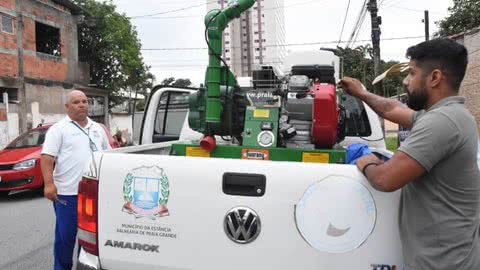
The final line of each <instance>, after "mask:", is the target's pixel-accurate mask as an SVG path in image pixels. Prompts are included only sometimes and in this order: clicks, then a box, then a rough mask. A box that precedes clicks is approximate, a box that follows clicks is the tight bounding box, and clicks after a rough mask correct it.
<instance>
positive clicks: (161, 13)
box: [129, 0, 217, 19]
mask: <svg viewBox="0 0 480 270" xmlns="http://www.w3.org/2000/svg"><path fill="white" fill-rule="evenodd" d="M215 2H217V0H215V1H210V2H207V4H211V3H215ZM203 6H205V3H202V4H198V5H191V6H187V7H183V8H177V9H172V10H167V11H163V12H158V13H152V14H146V15H139V16H132V17H130V18H129V19H138V18H144V17H152V16H157V15H163V14H168V13H174V12H179V11H184V10H187V9H192V8H196V7H203Z"/></svg>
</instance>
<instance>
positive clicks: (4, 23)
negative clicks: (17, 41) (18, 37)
mask: <svg viewBox="0 0 480 270" xmlns="http://www.w3.org/2000/svg"><path fill="white" fill-rule="evenodd" d="M0 17H1V20H0V30H1V31H2V32H5V33H9V34H13V18H12V17H10V16H8V15H4V14H1V13H0Z"/></svg>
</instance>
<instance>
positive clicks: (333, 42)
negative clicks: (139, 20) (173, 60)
mask: <svg viewBox="0 0 480 270" xmlns="http://www.w3.org/2000/svg"><path fill="white" fill-rule="evenodd" d="M417 38H425V35H421V36H410V37H394V38H384V39H382V40H383V41H391V40H406V39H417ZM368 41H371V40H370V39H364V40H358V41H357V42H368ZM347 42H348V41H345V40H343V41H340V43H347ZM335 43H338V40H333V41H318V42H304V43H290V44H277V45H273V44H272V45H264V47H290V46H309V45H321V44H335ZM232 48H238V47H232ZM207 49H208V48H207V47H196V48H147V49H141V50H142V51H194V50H207Z"/></svg>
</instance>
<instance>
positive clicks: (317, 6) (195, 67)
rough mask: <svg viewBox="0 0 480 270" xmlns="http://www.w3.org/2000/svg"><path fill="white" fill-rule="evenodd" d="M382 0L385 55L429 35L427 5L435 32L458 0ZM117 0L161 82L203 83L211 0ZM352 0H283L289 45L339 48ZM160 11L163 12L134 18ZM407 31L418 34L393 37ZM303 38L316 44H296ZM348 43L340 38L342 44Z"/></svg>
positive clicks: (398, 53)
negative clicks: (206, 23) (172, 79)
mask: <svg viewBox="0 0 480 270" xmlns="http://www.w3.org/2000/svg"><path fill="white" fill-rule="evenodd" d="M266 1H268V0H266ZM378 2H379V3H381V5H380V8H379V16H381V17H382V21H383V22H382V25H381V31H382V35H381V39H382V40H381V43H380V48H381V58H382V60H385V61H389V60H397V61H405V60H406V58H405V51H406V50H407V48H408V47H410V46H412V45H415V44H417V43H419V42H422V41H424V40H425V25H424V23H423V22H422V20H423V18H424V10H429V17H430V35H433V34H434V33H435V32H436V31H437V25H436V24H435V22H437V21H439V20H441V19H443V18H445V17H446V16H448V14H449V13H448V7H449V6H452V5H453V1H452V0H378ZM113 3H114V4H115V5H116V6H117V11H119V12H120V13H125V14H126V15H127V16H129V17H132V20H131V22H132V24H133V25H134V26H135V27H136V30H137V33H138V38H139V39H140V42H141V44H142V55H143V58H144V60H145V64H147V65H149V66H151V69H150V71H151V72H152V73H153V74H154V75H155V77H156V81H157V83H158V82H161V81H162V80H163V79H164V78H168V77H175V78H189V79H190V80H191V81H192V82H193V83H194V84H195V85H197V86H198V85H199V84H200V83H203V80H204V74H205V69H206V67H207V64H208V52H207V50H206V49H201V48H205V47H206V44H205V40H204V30H205V29H204V24H203V18H204V16H205V14H206V12H207V10H206V5H205V3H206V0H171V1H167V0H134V1H132V0H113ZM348 3H349V0H284V4H283V8H284V11H285V31H286V45H287V47H286V48H287V50H288V51H295V50H306V49H318V48H320V47H332V48H335V47H336V45H337V42H335V41H338V40H339V39H340V33H341V30H342V25H343V24H344V18H345V14H346V10H347V6H348ZM363 3H364V0H350V5H349V8H348V13H347V16H346V20H345V26H344V31H343V34H342V37H341V40H348V39H349V37H350V35H351V33H352V31H353V28H354V25H355V23H356V21H357V17H358V15H359V13H360V10H361V8H362V5H363ZM265 12H267V11H265ZM158 13H163V14H159V15H155V16H146V17H140V18H135V17H136V16H145V15H151V14H158ZM370 31H371V22H370V14H368V13H367V16H366V17H365V20H364V22H363V24H362V28H361V30H360V32H359V35H358V37H357V42H356V43H355V44H354V47H355V46H358V45H365V44H371V42H370V41H369V40H370ZM405 37H416V38H411V39H401V40H399V39H394V40H389V39H392V38H405ZM321 42H325V43H323V44H320V43H321ZM299 43H315V44H314V45H307V46H306V45H291V44H299ZM345 44H346V43H340V46H345ZM172 48H177V49H176V50H171V49H172ZM178 48H197V49H191V50H190V49H189V50H185V49H181V50H178ZM198 48H200V49H198ZM152 49H157V50H152ZM158 49H161V50H158Z"/></svg>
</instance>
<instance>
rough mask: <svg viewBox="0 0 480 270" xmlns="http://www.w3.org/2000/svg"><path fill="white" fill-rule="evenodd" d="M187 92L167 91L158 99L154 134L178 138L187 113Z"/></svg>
mask: <svg viewBox="0 0 480 270" xmlns="http://www.w3.org/2000/svg"><path fill="white" fill-rule="evenodd" d="M188 96H189V93H187V92H173V91H167V92H165V93H163V94H162V96H161V97H160V104H159V106H158V112H157V117H156V119H155V134H161V135H172V136H178V135H179V134H180V131H181V130H182V126H183V122H184V121H185V117H186V116H187V112H188Z"/></svg>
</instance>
